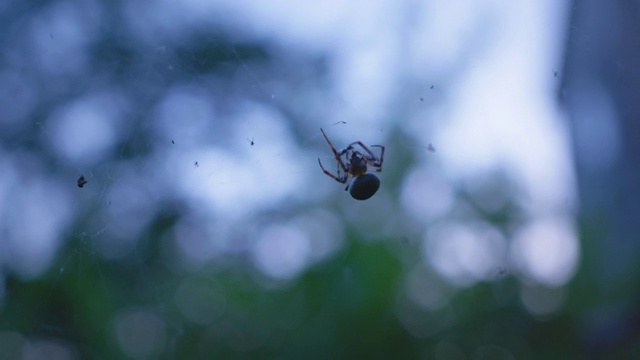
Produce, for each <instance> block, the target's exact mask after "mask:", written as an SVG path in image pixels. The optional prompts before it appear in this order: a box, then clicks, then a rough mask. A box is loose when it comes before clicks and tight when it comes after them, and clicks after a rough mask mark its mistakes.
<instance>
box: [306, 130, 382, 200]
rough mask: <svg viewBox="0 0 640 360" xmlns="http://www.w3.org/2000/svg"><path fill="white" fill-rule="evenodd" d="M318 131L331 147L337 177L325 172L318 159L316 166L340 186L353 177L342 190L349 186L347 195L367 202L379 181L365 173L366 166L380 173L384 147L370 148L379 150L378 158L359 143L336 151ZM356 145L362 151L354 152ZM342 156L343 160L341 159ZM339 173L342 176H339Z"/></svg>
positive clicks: (377, 186) (325, 135)
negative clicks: (336, 165)
mask: <svg viewBox="0 0 640 360" xmlns="http://www.w3.org/2000/svg"><path fill="white" fill-rule="evenodd" d="M320 131H321V132H322V136H324V139H325V140H327V143H328V144H329V147H331V151H333V155H334V156H335V157H336V161H337V162H338V169H337V171H336V174H337V175H334V174H332V173H330V172H329V171H327V170H326V169H325V168H324V166H322V162H320V159H318V164H320V168H321V169H322V171H323V172H324V173H325V174H326V175H328V176H330V177H331V178H333V179H334V180H335V181H337V182H339V183H342V184H347V182H348V181H349V178H350V177H353V178H354V179H353V181H352V182H351V183H350V184H347V187H345V188H344V190H345V191H347V190H349V186H351V191H349V193H350V194H351V197H353V198H354V199H356V200H367V199H368V198H370V197H372V196H373V194H375V193H376V191H378V188H379V187H380V180H379V179H378V177H377V176H375V175H374V174H372V173H368V172H367V166H371V167H372V168H374V170H375V171H377V172H381V171H382V160H383V158H384V146H382V145H371V147H379V148H380V157H377V156H375V155H374V154H373V152H372V151H371V150H369V148H367V147H366V146H365V145H364V144H363V143H362V142H361V141H354V142H352V143H351V144H349V146H347V147H346V148H344V149H342V150H340V151H338V150H336V148H335V147H334V146H333V144H331V141H329V138H328V137H327V134H325V133H324V130H322V128H320ZM356 145H358V146H360V147H361V148H362V149H363V150H364V151H359V150H356V148H355V146H356ZM343 156H344V160H343V159H342V157H343ZM341 171H342V175H341V174H340V172H341Z"/></svg>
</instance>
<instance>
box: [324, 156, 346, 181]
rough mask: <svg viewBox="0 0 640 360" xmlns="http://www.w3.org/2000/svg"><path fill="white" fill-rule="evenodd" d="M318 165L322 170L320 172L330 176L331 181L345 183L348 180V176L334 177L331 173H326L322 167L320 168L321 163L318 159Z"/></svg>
mask: <svg viewBox="0 0 640 360" xmlns="http://www.w3.org/2000/svg"><path fill="white" fill-rule="evenodd" d="M318 164H320V169H322V171H323V172H324V173H325V175H327V176H330V177H331V178H333V180H335V181H337V182H339V183H342V184H344V183H346V182H347V180H348V179H349V175H348V174H345V175H344V176H342V177H338V176H336V175H333V174H332V173H331V172H329V171H327V170H326V169H325V168H324V166H322V162H320V159H318Z"/></svg>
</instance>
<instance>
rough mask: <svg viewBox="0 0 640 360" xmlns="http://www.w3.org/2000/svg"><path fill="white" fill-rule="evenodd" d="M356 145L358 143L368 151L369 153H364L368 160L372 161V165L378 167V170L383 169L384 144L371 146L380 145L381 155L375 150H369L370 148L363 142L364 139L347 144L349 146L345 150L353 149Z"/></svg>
mask: <svg viewBox="0 0 640 360" xmlns="http://www.w3.org/2000/svg"><path fill="white" fill-rule="evenodd" d="M354 145H358V146H360V147H361V148H362V149H364V151H366V152H367V155H365V154H362V155H364V156H365V158H366V159H367V161H369V162H371V166H372V167H375V168H377V169H376V171H382V162H383V161H384V146H382V145H371V147H372V148H373V147H378V148H380V157H377V156H376V155H375V154H374V153H373V151H371V150H369V148H368V147H367V146H366V145H365V144H363V143H362V141H354V142H352V143H351V144H349V146H347V148H346V149H345V151H346V150H347V149H353V146H354Z"/></svg>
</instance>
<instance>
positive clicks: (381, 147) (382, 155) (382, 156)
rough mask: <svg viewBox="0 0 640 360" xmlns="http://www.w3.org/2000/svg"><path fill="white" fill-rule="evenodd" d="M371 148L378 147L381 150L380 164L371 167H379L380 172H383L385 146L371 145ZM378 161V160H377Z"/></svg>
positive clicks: (375, 163)
mask: <svg viewBox="0 0 640 360" xmlns="http://www.w3.org/2000/svg"><path fill="white" fill-rule="evenodd" d="M371 147H378V148H380V158H379V160H380V162H374V163H373V164H371V166H373V167H377V168H378V171H382V162H383V161H384V146H382V145H371ZM376 159H378V158H376Z"/></svg>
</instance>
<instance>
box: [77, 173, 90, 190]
mask: <svg viewBox="0 0 640 360" xmlns="http://www.w3.org/2000/svg"><path fill="white" fill-rule="evenodd" d="M87 183H88V181H87V179H85V178H84V175H80V177H79V178H78V187H79V188H82V187H84V186H85V185H86V184H87Z"/></svg>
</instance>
